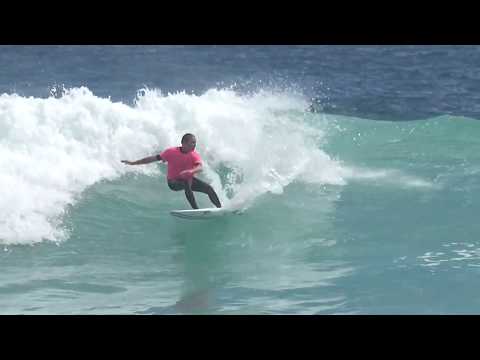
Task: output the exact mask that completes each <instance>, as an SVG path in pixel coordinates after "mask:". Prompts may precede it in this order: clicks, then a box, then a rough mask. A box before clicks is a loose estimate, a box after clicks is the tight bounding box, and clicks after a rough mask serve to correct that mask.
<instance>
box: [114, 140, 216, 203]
mask: <svg viewBox="0 0 480 360" xmlns="http://www.w3.org/2000/svg"><path fill="white" fill-rule="evenodd" d="M196 145H197V139H196V138H195V135H193V134H185V135H183V137H182V146H178V147H171V148H168V149H166V150H164V151H163V152H162V153H160V154H158V155H153V156H149V157H146V158H143V159H140V160H137V161H128V160H122V163H124V164H127V165H142V164H149V163H151V162H154V161H166V162H167V164H168V170H167V184H168V187H169V188H170V189H171V190H173V191H179V190H185V196H186V197H187V200H188V202H189V203H190V205H191V206H192V208H193V209H198V205H197V202H196V201H195V196H194V195H193V191H198V192H202V193H205V194H207V195H208V197H209V198H210V201H211V202H212V203H213V204H214V205H215V206H216V207H217V208H220V207H222V205H221V204H220V200H219V199H218V196H217V194H216V193H215V190H213V188H212V187H211V186H210V185H209V184H207V183H205V182H203V181H201V180H199V179H197V178H196V177H195V174H197V173H198V172H200V171H202V159H201V157H200V155H199V154H198V153H197V152H196V151H195V146H196Z"/></svg>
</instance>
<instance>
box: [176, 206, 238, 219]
mask: <svg viewBox="0 0 480 360" xmlns="http://www.w3.org/2000/svg"><path fill="white" fill-rule="evenodd" d="M240 213H241V210H238V209H226V208H204V209H191V210H171V211H170V214H172V215H173V216H176V217H179V218H182V219H193V220H202V219H211V218H217V217H222V216H226V215H232V214H240Z"/></svg>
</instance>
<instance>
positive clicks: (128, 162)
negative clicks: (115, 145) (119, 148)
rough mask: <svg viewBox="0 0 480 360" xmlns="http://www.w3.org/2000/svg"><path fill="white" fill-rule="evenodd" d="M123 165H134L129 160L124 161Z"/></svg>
mask: <svg viewBox="0 0 480 360" xmlns="http://www.w3.org/2000/svg"><path fill="white" fill-rule="evenodd" d="M122 163H124V164H127V165H133V163H132V162H131V161H128V160H122Z"/></svg>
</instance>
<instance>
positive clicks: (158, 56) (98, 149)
mask: <svg viewBox="0 0 480 360" xmlns="http://www.w3.org/2000/svg"><path fill="white" fill-rule="evenodd" d="M478 64H480V47H478V46H358V45H356V46H0V72H1V76H0V188H1V189H2V190H1V196H0V205H1V206H0V314H478V313H480V292H478V291H477V289H476V283H477V281H478V278H479V276H480V240H479V237H478V235H479V232H480V225H479V223H478V220H477V218H478V214H479V213H480V204H479V202H480V196H479V195H478V194H479V192H480V181H479V176H480V145H479V142H478V138H479V137H480V122H479V121H478V119H479V118H480V105H479V104H480V95H479V94H480V91H479V90H480V75H479V74H480V73H479V72H478V71H477V70H478V69H477V68H478ZM186 132H192V133H194V134H195V135H196V136H197V150H198V152H199V153H200V154H201V156H202V158H203V159H204V165H205V169H204V171H203V172H202V173H201V175H200V178H202V179H203V180H205V181H207V182H209V183H211V184H212V186H213V187H214V188H215V189H216V190H217V193H218V195H219V197H220V199H221V200H222V202H223V203H224V205H225V206H227V207H234V208H240V209H242V210H244V211H243V213H242V214H241V215H236V216H228V217H223V218H218V219H211V220H204V221H189V220H184V219H178V218H174V217H172V216H171V215H170V214H169V211H170V210H172V209H183V208H185V209H186V208H188V203H187V201H186V199H185V196H184V194H183V193H182V192H172V191H170V190H169V189H168V187H167V186H166V180H165V175H166V166H165V164H163V163H159V162H156V163H152V164H148V165H143V166H126V165H124V164H122V163H121V162H120V160H123V159H128V160H137V159H140V158H142V157H145V156H150V155H153V154H156V153H158V152H160V151H161V150H163V149H164V148H166V147H169V146H175V145H178V144H179V141H180V137H181V136H182V135H183V134H184V133H186ZM196 197H197V201H198V202H199V205H200V206H204V207H209V206H211V204H210V202H209V201H208V198H207V197H206V196H205V195H203V194H197V195H196Z"/></svg>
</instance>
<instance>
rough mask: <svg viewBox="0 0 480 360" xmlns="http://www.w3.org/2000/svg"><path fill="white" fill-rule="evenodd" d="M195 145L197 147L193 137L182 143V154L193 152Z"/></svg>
mask: <svg viewBox="0 0 480 360" xmlns="http://www.w3.org/2000/svg"><path fill="white" fill-rule="evenodd" d="M196 145H197V139H195V136H193V137H191V138H190V139H188V140H186V141H185V142H183V143H182V148H183V151H184V152H190V151H193V150H195V146H196Z"/></svg>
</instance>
